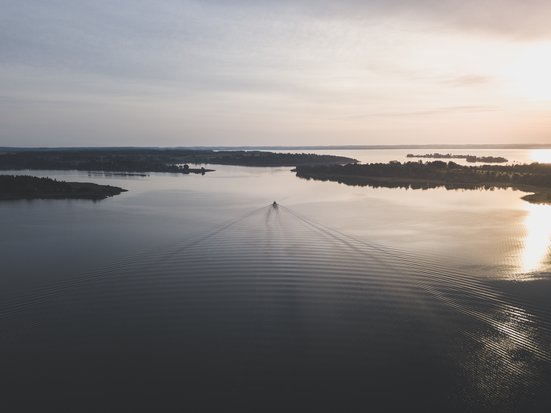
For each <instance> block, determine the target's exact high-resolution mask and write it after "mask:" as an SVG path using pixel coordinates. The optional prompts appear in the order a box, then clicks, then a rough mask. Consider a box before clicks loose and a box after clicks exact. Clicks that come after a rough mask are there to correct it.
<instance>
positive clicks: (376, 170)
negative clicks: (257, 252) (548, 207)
mask: <svg viewBox="0 0 551 413" xmlns="http://www.w3.org/2000/svg"><path fill="white" fill-rule="evenodd" d="M294 171H295V172H296V175H297V176H298V177H300V178H305V179H314V180H320V181H332V182H339V183H342V184H346V185H354V186H372V187H387V188H409V189H427V188H438V187H445V188H447V189H492V188H512V189H517V190H520V191H524V192H533V194H531V195H526V196H524V197H523V199H524V200H526V201H529V202H532V203H551V165H548V164H539V163H532V164H523V165H518V164H517V165H482V166H464V165H459V164H457V163H455V162H451V161H450V162H447V163H446V162H443V161H433V162H426V163H420V162H405V163H400V162H389V163H375V164H366V165H357V164H355V165H354V164H350V165H333V166H301V167H297V168H295V169H294Z"/></svg>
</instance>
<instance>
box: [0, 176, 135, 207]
mask: <svg viewBox="0 0 551 413" xmlns="http://www.w3.org/2000/svg"><path fill="white" fill-rule="evenodd" d="M122 192H126V189H122V188H118V187H116V186H110V185H97V184H93V183H87V182H65V181H58V180H55V179H50V178H39V177H36V176H27V175H0V200H16V199H90V200H96V201H97V200H101V199H105V198H108V197H111V196H115V195H119V194H120V193H122Z"/></svg>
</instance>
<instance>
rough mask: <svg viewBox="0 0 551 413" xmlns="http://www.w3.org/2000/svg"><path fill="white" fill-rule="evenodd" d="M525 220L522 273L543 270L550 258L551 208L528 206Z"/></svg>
mask: <svg viewBox="0 0 551 413" xmlns="http://www.w3.org/2000/svg"><path fill="white" fill-rule="evenodd" d="M525 206H526V208H527V210H528V214H527V215H526V218H525V220H524V228H525V231H526V235H525V238H524V242H523V250H522V253H521V255H520V262H519V267H520V272H522V273H529V272H533V271H538V270H541V269H542V267H543V265H544V264H545V262H546V260H547V258H548V257H549V252H550V246H551V206H549V205H537V204H526V205H525Z"/></svg>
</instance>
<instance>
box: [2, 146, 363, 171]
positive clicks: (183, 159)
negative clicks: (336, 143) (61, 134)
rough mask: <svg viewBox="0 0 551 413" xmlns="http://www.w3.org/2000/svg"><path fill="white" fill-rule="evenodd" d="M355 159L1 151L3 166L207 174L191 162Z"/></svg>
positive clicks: (215, 153) (173, 151)
mask: <svg viewBox="0 0 551 413" xmlns="http://www.w3.org/2000/svg"><path fill="white" fill-rule="evenodd" d="M350 162H355V160H354V159H351V158H346V157H340V156H332V155H314V154H290V153H273V152H261V151H214V150H191V149H112V150H109V149H78V150H77V149H66V150H56V151H55V150H36V151H21V152H9V153H3V154H0V169H2V170H21V169H44V170H54V169H58V170H81V171H112V172H172V173H205V172H208V171H210V170H207V169H204V168H190V167H189V165H187V164H194V165H199V164H223V165H244V166H298V165H320V164H344V163H350Z"/></svg>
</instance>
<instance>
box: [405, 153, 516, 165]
mask: <svg viewBox="0 0 551 413" xmlns="http://www.w3.org/2000/svg"><path fill="white" fill-rule="evenodd" d="M407 157H408V158H428V159H465V160H466V161H467V162H472V163H475V162H483V163H506V162H509V160H507V159H506V158H503V157H502V156H475V155H452V154H451V153H438V152H437V153H429V154H426V155H414V154H412V153H408V154H407Z"/></svg>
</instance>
